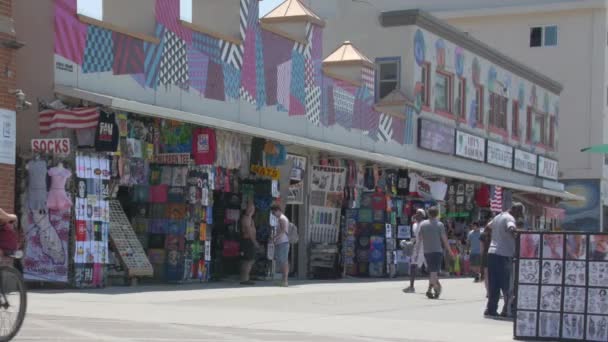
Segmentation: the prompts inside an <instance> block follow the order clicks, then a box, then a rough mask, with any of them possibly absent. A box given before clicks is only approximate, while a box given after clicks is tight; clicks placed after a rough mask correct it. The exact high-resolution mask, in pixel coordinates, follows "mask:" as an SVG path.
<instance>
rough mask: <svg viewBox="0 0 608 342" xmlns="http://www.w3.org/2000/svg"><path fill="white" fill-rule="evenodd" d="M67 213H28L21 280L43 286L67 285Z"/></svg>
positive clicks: (68, 235)
mask: <svg viewBox="0 0 608 342" xmlns="http://www.w3.org/2000/svg"><path fill="white" fill-rule="evenodd" d="M71 222H72V213H71V211H70V210H66V211H59V210H48V211H46V210H28V215H27V222H26V224H25V257H24V258H23V277H24V278H25V279H26V280H32V281H42V282H60V283H67V282H68V240H69V237H70V224H71Z"/></svg>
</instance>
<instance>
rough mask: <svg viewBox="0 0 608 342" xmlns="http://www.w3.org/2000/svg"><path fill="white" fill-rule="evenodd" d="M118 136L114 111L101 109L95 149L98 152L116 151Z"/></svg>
mask: <svg viewBox="0 0 608 342" xmlns="http://www.w3.org/2000/svg"><path fill="white" fill-rule="evenodd" d="M118 137H119V132H118V125H117V124H116V117H115V115H114V113H107V112H104V111H101V113H99V122H98V123H97V129H96V130H95V150H96V151H98V152H116V149H117V148H118Z"/></svg>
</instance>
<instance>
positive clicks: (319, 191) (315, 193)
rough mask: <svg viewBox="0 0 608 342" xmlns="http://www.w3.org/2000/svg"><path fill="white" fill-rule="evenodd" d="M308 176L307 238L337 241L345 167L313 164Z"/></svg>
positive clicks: (317, 240)
mask: <svg viewBox="0 0 608 342" xmlns="http://www.w3.org/2000/svg"><path fill="white" fill-rule="evenodd" d="M310 178H311V182H310V220H309V224H310V228H309V231H310V235H309V239H310V241H312V242H317V243H337V242H338V237H339V232H340V213H341V209H340V208H342V200H343V198H344V186H345V184H346V169H345V168H343V167H334V166H320V165H314V166H313V167H312V170H311V175H310Z"/></svg>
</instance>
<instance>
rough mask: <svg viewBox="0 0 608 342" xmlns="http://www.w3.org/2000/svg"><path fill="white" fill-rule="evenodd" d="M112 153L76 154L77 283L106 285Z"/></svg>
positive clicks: (75, 255)
mask: <svg viewBox="0 0 608 342" xmlns="http://www.w3.org/2000/svg"><path fill="white" fill-rule="evenodd" d="M110 165H111V161H110V158H109V156H107V155H105V154H102V153H93V152H91V153H77V154H76V177H77V180H76V183H77V184H78V192H77V198H76V208H75V213H76V223H75V226H76V233H75V246H74V284H75V286H76V287H79V288H84V287H103V286H105V264H106V263H107V262H108V241H109V230H110V207H109V201H108V200H109V197H110V193H109V189H110V186H109V181H110Z"/></svg>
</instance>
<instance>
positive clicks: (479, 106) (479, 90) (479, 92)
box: [475, 86, 483, 127]
mask: <svg viewBox="0 0 608 342" xmlns="http://www.w3.org/2000/svg"><path fill="white" fill-rule="evenodd" d="M475 107H476V111H475V120H476V121H477V126H478V127H480V126H481V127H483V87H482V86H477V87H475Z"/></svg>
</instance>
